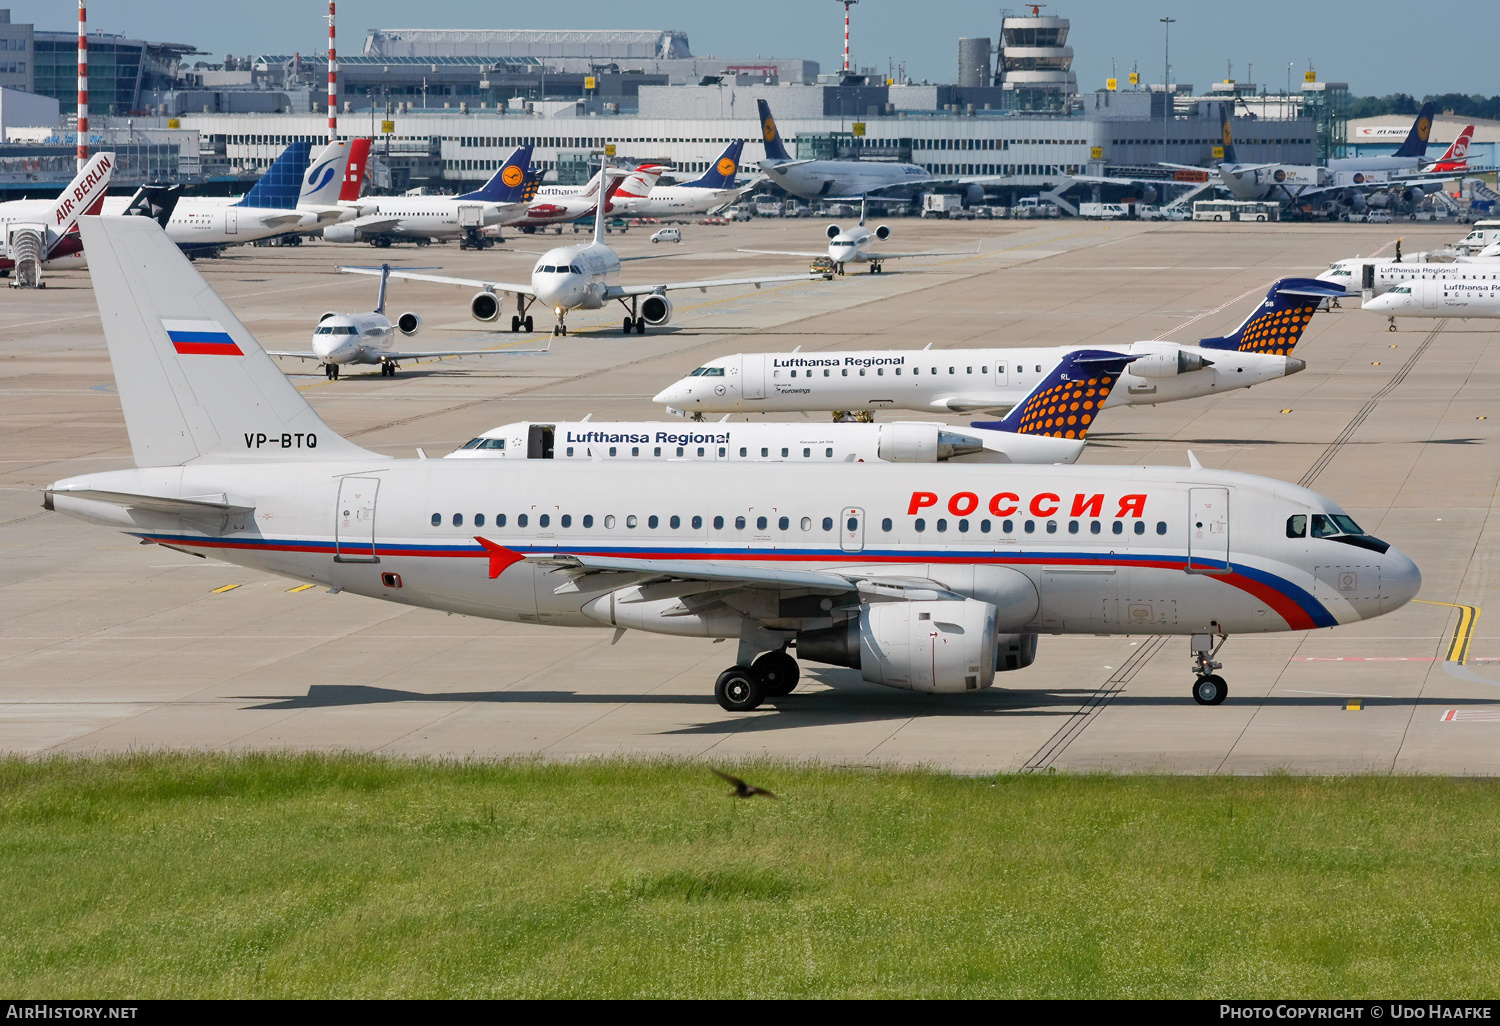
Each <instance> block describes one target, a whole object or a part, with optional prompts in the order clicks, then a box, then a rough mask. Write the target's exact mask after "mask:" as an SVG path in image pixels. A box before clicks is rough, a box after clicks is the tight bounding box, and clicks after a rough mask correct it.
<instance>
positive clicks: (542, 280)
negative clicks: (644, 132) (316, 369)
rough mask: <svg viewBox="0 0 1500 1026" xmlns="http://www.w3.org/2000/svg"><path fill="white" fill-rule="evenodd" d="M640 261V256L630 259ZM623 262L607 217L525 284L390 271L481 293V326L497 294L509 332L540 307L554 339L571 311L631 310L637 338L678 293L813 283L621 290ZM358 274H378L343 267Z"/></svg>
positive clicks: (544, 259)
mask: <svg viewBox="0 0 1500 1026" xmlns="http://www.w3.org/2000/svg"><path fill="white" fill-rule="evenodd" d="M624 259H627V260H638V259H642V258H640V257H626V258H624ZM620 261H621V257H620V256H619V254H617V253H616V252H615V251H614V250H613V249H611V248H610V247H609V246H607V245H605V243H604V218H603V217H596V218H594V238H593V241H592V242H588V243H585V244H583V245H581V246H562V247H560V248H558V249H552V250H548V251H547V252H546V253H543V254H542V256H541V259H539V260H538V261H537V263H536V266H535V267H534V268H533V269H532V271H531V281H530V282H529V283H526V284H521V283H519V282H503V281H478V280H475V279H472V278H448V277H442V276H438V275H431V274H415V273H412V272H410V271H391V272H390V276H391V277H392V278H406V279H408V280H410V281H431V282H438V283H439V284H443V285H460V286H463V287H465V288H477V289H481V290H482V291H481V292H479V293H478V294H477V295H475V296H474V297H473V298H472V299H470V300H469V313H470V314H471V315H472V316H473V317H474V319H475V320H477V321H486V322H488V321H493V320H495V319H496V318H498V317H499V316H500V312H501V301H500V296H499V293H502V292H504V293H508V294H510V295H513V296H515V297H516V312H515V314H514V315H513V316H512V317H511V319H510V330H511V331H521V330H523V329H524V330H526V331H531V330H532V320H531V313H530V310H531V306H532V304H533V303H538V302H539V303H541V304H542V305H543V306H545V307H548V308H550V309H551V310H552V313H553V315H554V316H555V317H556V318H557V323H556V325H555V326H554V327H553V328H552V334H553V335H566V334H567V333H568V322H567V316H568V311H569V310H598V309H601V308H602V307H603V306H604V305H605V304H606V303H609V302H611V301H616V302H618V303H619V304H620V305H621V306H623V307H624V308H625V310H626V311H627V315H626V317H625V322H624V325H623V327H622V329H621V330H622V331H623V332H624V333H625V334H627V335H628V334H630V332H631V331H634V332H635V333H636V334H637V335H644V334H645V333H646V325H648V324H649V325H651V326H652V327H660V326H662V325H664V324H667V323H668V322H669V321H671V319H672V301H671V300H670V299H668V298H667V293H668V292H672V291H675V290H678V289H716V288H726V287H728V286H731V285H754V286H755V287H756V288H760V287H761V285H763V284H767V283H770V282H782V281H812V280H813V278H814V276H813V275H810V274H781V275H772V276H770V277H762V278H718V279H708V280H704V281H671V282H662V283H659V284H654V285H621V284H619V283H618V281H617V279H618V278H619V276H620ZM342 270H346V271H352V272H354V273H356V274H370V273H380V272H371V271H369V270H361V269H359V268H355V267H345V268H342Z"/></svg>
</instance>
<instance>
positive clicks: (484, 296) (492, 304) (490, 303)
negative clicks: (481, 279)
mask: <svg viewBox="0 0 1500 1026" xmlns="http://www.w3.org/2000/svg"><path fill="white" fill-rule="evenodd" d="M469 314H470V315H471V316H472V317H473V318H474V319H475V320H476V321H493V320H494V319H495V318H496V317H499V316H500V297H499V296H497V295H495V293H493V292H479V293H476V294H475V296H474V298H473V299H471V300H469Z"/></svg>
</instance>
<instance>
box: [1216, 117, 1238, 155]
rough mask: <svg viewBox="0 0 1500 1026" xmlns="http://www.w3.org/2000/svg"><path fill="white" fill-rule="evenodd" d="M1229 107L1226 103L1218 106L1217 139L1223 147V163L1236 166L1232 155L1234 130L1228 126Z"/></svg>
mask: <svg viewBox="0 0 1500 1026" xmlns="http://www.w3.org/2000/svg"><path fill="white" fill-rule="evenodd" d="M1230 107H1231V105H1230V104H1228V103H1221V104H1219V138H1220V140H1221V141H1222V142H1223V145H1224V163H1226V164H1238V163H1239V160H1238V159H1237V158H1236V157H1235V155H1234V129H1232V128H1231V127H1230V126H1229V113H1230Z"/></svg>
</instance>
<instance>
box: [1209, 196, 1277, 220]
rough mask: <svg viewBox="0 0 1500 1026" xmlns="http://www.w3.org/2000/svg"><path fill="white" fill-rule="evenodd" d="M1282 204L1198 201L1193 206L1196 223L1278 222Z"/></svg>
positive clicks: (1255, 201) (1252, 201) (1244, 201)
mask: <svg viewBox="0 0 1500 1026" xmlns="http://www.w3.org/2000/svg"><path fill="white" fill-rule="evenodd" d="M1280 217H1281V204H1279V203H1266V202H1264V201H1262V200H1198V201H1197V202H1195V203H1194V204H1193V220H1194V221H1276V220H1280Z"/></svg>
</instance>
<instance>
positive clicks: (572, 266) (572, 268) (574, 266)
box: [568, 264, 583, 274]
mask: <svg viewBox="0 0 1500 1026" xmlns="http://www.w3.org/2000/svg"><path fill="white" fill-rule="evenodd" d="M568 270H569V271H572V272H573V273H574V274H582V273H583V268H581V267H579V266H578V265H577V264H569V265H568Z"/></svg>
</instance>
